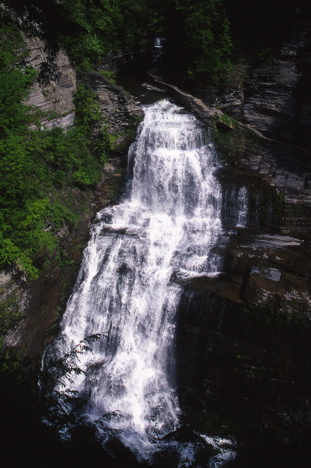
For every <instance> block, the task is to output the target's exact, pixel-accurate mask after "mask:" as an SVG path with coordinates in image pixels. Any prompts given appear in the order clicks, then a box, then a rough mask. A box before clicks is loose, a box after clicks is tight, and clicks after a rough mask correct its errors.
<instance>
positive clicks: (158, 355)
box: [45, 100, 222, 466]
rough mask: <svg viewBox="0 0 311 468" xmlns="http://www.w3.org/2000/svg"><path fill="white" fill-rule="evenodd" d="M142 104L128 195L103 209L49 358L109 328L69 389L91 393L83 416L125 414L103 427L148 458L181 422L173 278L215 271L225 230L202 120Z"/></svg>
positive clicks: (169, 107) (168, 106)
mask: <svg viewBox="0 0 311 468" xmlns="http://www.w3.org/2000/svg"><path fill="white" fill-rule="evenodd" d="M144 111H145V119H144V121H143V122H142V124H141V125H140V128H139V132H138V137H137V141H136V142H135V143H134V145H133V146H132V148H131V150H130V153H129V159H130V166H131V167H132V175H131V180H130V182H129V184H128V188H127V193H126V194H125V196H124V198H123V201H122V202H121V203H120V204H119V205H116V206H113V207H109V208H106V209H104V210H102V211H101V212H100V213H98V215H97V221H96V223H94V226H93V228H92V232H91V239H90V241H89V243H88V245H87V247H86V249H85V252H84V259H83V264H82V266H81V270H80V273H79V278H78V281H77V284H76V286H75V289H74V292H73V294H72V297H71V298H70V300H69V302H68V306H67V310H66V312H65V314H64V317H63V320H62V323H61V330H62V331H61V333H60V335H59V337H58V338H57V339H56V340H55V342H54V343H53V344H52V345H51V346H50V347H49V349H48V350H47V352H46V355H45V361H46V363H49V362H51V361H52V360H53V359H56V358H60V357H61V356H63V355H64V354H65V353H67V352H68V351H69V350H70V349H72V348H74V346H76V345H77V343H79V341H80V340H82V339H84V338H85V337H87V336H89V335H92V334H96V333H103V332H104V333H105V336H104V337H103V338H102V339H101V340H99V341H98V342H95V343H94V344H93V345H92V348H93V351H92V352H91V351H85V352H83V353H82V354H80V355H79V362H78V364H79V367H80V368H81V369H82V370H83V371H84V373H83V374H80V375H75V374H74V373H71V375H70V380H71V382H70V381H69V380H67V381H66V388H67V390H74V391H77V392H78V393H79V395H81V396H82V397H84V398H86V401H87V403H86V404H85V405H84V407H83V409H82V412H81V414H82V415H84V417H85V419H87V420H89V421H94V420H97V419H98V418H100V417H101V416H102V415H103V414H107V413H114V412H118V413H117V414H111V415H110V416H109V417H107V418H106V419H107V420H106V421H105V425H106V426H107V427H108V428H113V429H119V430H121V431H122V432H120V434H119V435H118V437H119V438H120V440H121V441H122V442H123V443H124V444H125V445H126V446H128V447H130V448H131V449H132V450H133V451H134V453H135V454H136V455H137V457H138V458H139V459H146V460H148V459H149V457H150V456H151V455H152V453H153V452H154V451H155V450H157V447H158V446H157V440H159V439H160V438H161V437H163V436H164V435H165V434H167V433H169V432H171V431H173V430H174V429H175V428H176V427H178V425H179V422H178V421H179V413H180V409H179V406H178V401H177V397H176V394H175V390H174V382H172V381H171V379H170V373H169V367H170V360H171V353H172V345H173V338H174V332H175V313H176V309H177V306H178V303H179V299H180V296H181V291H182V288H181V287H180V286H179V285H177V284H175V283H173V282H172V281H170V279H171V277H172V275H173V274H175V275H179V276H180V275H181V276H182V275H184V276H185V277H189V276H195V275H199V274H202V273H203V272H207V273H210V274H212V273H213V272H217V271H218V270H219V266H220V258H219V257H218V256H217V255H216V254H212V253H211V249H212V248H213V246H215V245H216V243H217V240H218V238H219V236H220V235H221V232H222V228H221V219H220V212H221V190H220V186H219V184H218V182H217V180H216V179H215V177H214V176H213V170H214V167H215V164H216V158H215V153H214V152H213V149H212V147H211V145H208V141H207V136H206V133H205V131H204V130H203V128H202V127H201V124H200V123H199V122H198V121H197V120H196V119H195V118H194V117H193V116H191V115H189V114H186V113H185V112H184V111H183V110H182V109H181V108H179V107H177V106H176V105H174V104H172V103H170V102H169V101H167V100H164V101H160V102H157V103H155V104H153V105H151V106H147V107H146V108H145V109H144ZM98 430H99V433H101V431H102V437H103V439H104V438H105V430H103V429H98ZM183 466H186V465H183ZM189 466H190V465H189Z"/></svg>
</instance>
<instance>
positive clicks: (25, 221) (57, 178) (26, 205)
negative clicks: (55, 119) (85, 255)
mask: <svg viewBox="0 0 311 468" xmlns="http://www.w3.org/2000/svg"><path fill="white" fill-rule="evenodd" d="M0 36H1V37H2V38H3V44H4V48H3V49H2V51H1V53H0V59H1V60H0V85H1V86H0V110H1V115H0V137H1V139H0V245H1V247H0V268H5V267H6V266H8V265H11V266H14V267H15V268H16V269H17V270H19V271H21V272H24V273H26V276H27V277H28V279H36V278H37V277H38V275H39V273H40V271H39V269H38V267H37V266H36V265H35V262H36V259H37V258H38V256H39V255H43V256H45V257H47V258H48V257H49V256H51V255H52V254H53V256H54V257H58V256H59V248H60V247H59V240H58V237H57V233H58V231H59V230H60V229H62V228H63V227H64V226H67V227H69V228H70V227H73V226H75V225H76V224H77V213H76V211H75V209H74V207H73V205H72V201H71V202H70V201H69V200H67V199H66V197H64V198H63V199H61V197H59V196H58V193H59V192H62V191H65V192H66V191H67V193H68V189H70V187H71V188H72V190H73V189H74V188H75V187H78V188H79V189H80V190H84V189H85V188H87V187H90V186H94V185H95V184H96V183H97V181H98V180H99V177H100V173H101V168H102V165H103V162H104V161H105V158H106V154H107V152H109V151H111V150H112V148H113V145H114V137H112V136H111V135H110V134H109V132H108V130H107V127H106V125H105V123H104V122H102V121H101V114H100V108H99V105H98V99H97V96H96V95H95V94H94V93H93V91H92V90H91V89H89V88H87V87H86V86H80V87H79V88H78V91H77V93H76V96H75V104H76V109H77V112H76V122H75V126H74V127H73V128H71V129H69V130H68V131H67V132H65V131H64V130H63V129H60V128H53V129H52V130H32V131H29V129H28V125H29V122H30V114H29V112H28V109H27V108H26V107H25V106H24V105H23V104H22V99H23V98H24V97H25V96H26V93H27V87H29V85H30V83H31V82H32V81H33V79H34V77H35V74H34V72H33V71H32V70H27V69H22V68H21V67H19V66H18V65H17V64H16V58H17V57H19V54H18V50H19V49H20V48H21V46H22V42H21V35H20V33H19V31H18V29H17V27H16V26H15V25H14V24H13V23H12V22H10V21H9V20H8V22H7V23H5V24H4V26H3V27H2V29H0ZM16 47H18V50H16ZM14 60H15V61H14ZM32 120H33V116H32ZM67 198H68V197H67ZM70 203H71V204H70Z"/></svg>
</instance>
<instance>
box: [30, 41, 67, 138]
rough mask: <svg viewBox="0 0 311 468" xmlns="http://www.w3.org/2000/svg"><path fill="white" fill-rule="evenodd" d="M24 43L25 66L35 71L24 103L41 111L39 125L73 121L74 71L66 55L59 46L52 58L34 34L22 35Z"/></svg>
mask: <svg viewBox="0 0 311 468" xmlns="http://www.w3.org/2000/svg"><path fill="white" fill-rule="evenodd" d="M25 44H26V50H27V51H29V56H28V57H26V59H25V65H27V66H32V67H34V68H35V69H36V70H38V81H36V82H35V83H34V84H33V86H32V88H31V90H30V93H29V95H28V98H27V100H26V102H25V103H26V104H27V105H29V106H31V107H34V108H35V110H39V111H41V112H42V116H41V118H40V121H41V125H42V127H45V128H47V129H51V128H53V127H61V128H67V127H69V126H70V125H72V124H73V121H74V111H75V107H74V104H73V93H74V92H75V91H76V73H75V70H74V69H73V67H72V66H71V64H70V62H69V59H68V56H67V54H66V53H65V51H64V50H62V49H60V50H59V51H58V52H57V53H56V56H55V59H54V57H53V59H52V58H51V57H50V55H49V53H48V51H47V50H46V47H45V44H44V43H43V42H42V41H41V40H40V39H39V38H36V37H26V38H25Z"/></svg>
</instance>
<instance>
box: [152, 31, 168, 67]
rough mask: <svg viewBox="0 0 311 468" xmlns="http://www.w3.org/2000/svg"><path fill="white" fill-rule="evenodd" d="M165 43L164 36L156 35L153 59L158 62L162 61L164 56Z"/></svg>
mask: <svg viewBox="0 0 311 468" xmlns="http://www.w3.org/2000/svg"><path fill="white" fill-rule="evenodd" d="M164 43H165V38H164V37H156V38H155V39H154V42H153V47H152V61H153V62H154V63H158V62H160V61H161V59H162V56H163V45H164Z"/></svg>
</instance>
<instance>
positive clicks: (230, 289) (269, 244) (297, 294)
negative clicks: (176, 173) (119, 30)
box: [156, 24, 311, 467]
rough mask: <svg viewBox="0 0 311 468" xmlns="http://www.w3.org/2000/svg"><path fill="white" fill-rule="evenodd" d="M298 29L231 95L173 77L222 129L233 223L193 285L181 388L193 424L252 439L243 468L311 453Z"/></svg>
mask: <svg viewBox="0 0 311 468" xmlns="http://www.w3.org/2000/svg"><path fill="white" fill-rule="evenodd" d="M300 26H301V25H300ZM295 34H296V35H295V37H294V38H293V39H292V40H291V41H290V42H289V43H287V44H284V45H283V47H282V49H281V50H280V53H279V56H278V58H273V59H272V57H270V58H269V60H268V62H266V63H264V64H261V65H259V66H257V67H255V68H253V69H252V70H251V72H250V76H249V78H248V80H247V81H245V82H244V85H243V86H239V87H238V88H234V87H232V89H229V90H227V92H226V93H224V94H223V95H218V96H217V97H215V96H214V98H213V97H211V96H208V95H207V94H204V93H202V92H198V93H197V96H198V97H200V98H201V99H199V98H198V97H194V96H192V95H189V94H187V93H185V92H183V91H181V90H180V89H178V88H176V87H175V86H171V85H166V88H167V89H168V90H169V91H170V92H171V94H172V95H173V96H174V97H175V99H177V100H178V101H179V102H180V103H181V104H182V105H184V106H185V107H186V108H188V109H189V110H191V111H192V112H194V113H195V114H196V115H197V117H198V118H199V119H201V120H202V121H204V122H206V123H207V124H208V125H209V126H212V127H213V128H214V138H215V143H216V145H217V147H218V149H219V153H220V157H221V159H222V163H223V164H222V168H221V169H220V170H219V172H218V177H219V180H220V181H221V183H222V185H223V194H224V206H223V223H224V227H226V228H227V229H233V230H232V232H231V235H230V237H229V241H228V244H227V248H226V252H225V259H226V261H225V265H224V272H223V273H222V274H220V275H219V276H218V277H216V278H197V279H192V280H189V281H188V282H187V284H184V288H185V289H184V295H183V299H182V301H181V304H180V307H179V312H178V323H177V335H176V346H175V367H176V380H177V385H178V388H179V397H180V402H181V406H182V408H183V409H184V412H185V421H186V422H188V423H191V424H193V425H194V426H196V427H198V428H200V429H205V430H206V429H207V430H210V431H213V430H215V431H216V433H219V430H221V431H223V433H226V431H228V432H229V433H230V431H231V433H235V434H236V436H237V438H238V440H239V441H243V442H242V444H243V443H245V445H247V446H248V450H250V452H251V451H252V453H250V452H249V453H248V454H246V455H245V457H246V458H248V459H247V461H245V460H244V462H243V460H240V461H239V463H241V464H239V463H238V464H237V466H239V467H240V466H249V463H251V464H252V466H273V467H275V466H290V465H287V463H289V464H290V463H292V462H293V460H294V459H295V457H298V458H297V460H299V461H298V464H299V463H301V466H307V465H305V464H303V463H305V460H310V457H311V454H310V452H309V448H308V444H307V439H308V435H309V434H310V423H311V419H310V414H311V413H310V401H309V396H308V395H309V389H310V364H311V363H310V353H311V348H310V343H311V287H310V284H311V283H310V280H311V263H310V258H311V255H310V254H311V252H310V249H311V247H310V238H311V236H310V235H311V185H310V174H311V152H310V148H311V132H310V123H311V120H310V115H311V99H310V97H311V94H310V87H309V86H307V83H309V82H310V76H311V75H310V73H311V61H310V57H311V55H310V50H311V26H310V25H309V24H304V25H303V27H301V28H298V30H297V32H296V33H295ZM156 81H157V83H158V84H160V81H161V79H160V80H159V79H157V78H156ZM162 84H163V83H162ZM222 112H224V114H223V113H222ZM241 187H244V188H245V190H246V193H247V199H248V210H249V211H248V216H247V222H246V223H245V226H246V227H244V228H234V223H233V222H232V221H233V220H232V218H233V215H232V211H234V210H235V209H236V208H237V207H236V197H235V193H236V191H237V189H239V188H241ZM224 421H225V422H224ZM268 452H269V453H270V455H268ZM280 453H281V455H280ZM255 454H256V455H255ZM257 457H258V458H257ZM299 457H300V458H299ZM267 458H268V460H267ZM290 460H291V461H290ZM297 460H296V461H297ZM243 463H245V465H244V464H243ZM299 466H300V465H299Z"/></svg>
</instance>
